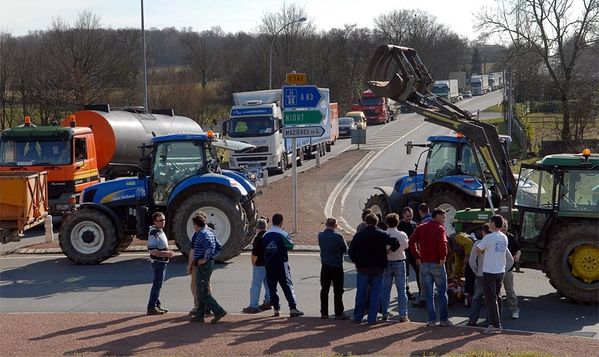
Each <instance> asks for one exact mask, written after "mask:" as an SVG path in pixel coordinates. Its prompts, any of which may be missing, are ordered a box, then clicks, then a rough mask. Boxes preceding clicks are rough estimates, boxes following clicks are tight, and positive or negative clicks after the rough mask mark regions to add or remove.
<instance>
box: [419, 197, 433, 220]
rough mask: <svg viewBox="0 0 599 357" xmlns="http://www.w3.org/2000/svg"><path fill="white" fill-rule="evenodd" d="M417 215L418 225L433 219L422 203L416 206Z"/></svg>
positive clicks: (425, 205) (426, 206)
mask: <svg viewBox="0 0 599 357" xmlns="http://www.w3.org/2000/svg"><path fill="white" fill-rule="evenodd" d="M418 214H420V223H419V224H424V223H427V222H428V221H430V220H431V219H433V217H432V216H431V214H430V213H429V209H428V205H427V204H426V203H424V202H422V203H421V204H419V205H418Z"/></svg>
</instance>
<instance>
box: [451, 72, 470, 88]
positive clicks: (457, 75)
mask: <svg viewBox="0 0 599 357" xmlns="http://www.w3.org/2000/svg"><path fill="white" fill-rule="evenodd" d="M449 79H456V80H457V81H458V88H459V89H460V90H464V89H466V88H468V87H467V83H466V72H449Z"/></svg>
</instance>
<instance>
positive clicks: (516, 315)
mask: <svg viewBox="0 0 599 357" xmlns="http://www.w3.org/2000/svg"><path fill="white" fill-rule="evenodd" d="M519 318H520V313H519V312H518V311H514V312H512V319H519Z"/></svg>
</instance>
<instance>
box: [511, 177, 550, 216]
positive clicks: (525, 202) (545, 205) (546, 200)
mask: <svg viewBox="0 0 599 357" xmlns="http://www.w3.org/2000/svg"><path fill="white" fill-rule="evenodd" d="M552 196H553V175H552V173H551V172H549V171H543V170H536V169H531V168H522V170H521V171H520V176H519V177H518V192H517V193H516V205H517V206H524V207H531V208H541V209H548V210H553V197H552Z"/></svg>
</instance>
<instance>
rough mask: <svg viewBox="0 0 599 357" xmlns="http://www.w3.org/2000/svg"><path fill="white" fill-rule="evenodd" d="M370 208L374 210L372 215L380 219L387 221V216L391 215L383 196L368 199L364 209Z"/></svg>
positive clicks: (373, 196)
mask: <svg viewBox="0 0 599 357" xmlns="http://www.w3.org/2000/svg"><path fill="white" fill-rule="evenodd" d="M368 208H370V209H371V210H372V213H374V214H376V215H377V216H379V218H380V219H385V216H387V214H389V213H390V212H389V205H388V204H387V199H386V198H385V196H383V195H381V194H378V195H372V196H370V197H368V200H367V201H366V205H364V209H368Z"/></svg>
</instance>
